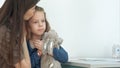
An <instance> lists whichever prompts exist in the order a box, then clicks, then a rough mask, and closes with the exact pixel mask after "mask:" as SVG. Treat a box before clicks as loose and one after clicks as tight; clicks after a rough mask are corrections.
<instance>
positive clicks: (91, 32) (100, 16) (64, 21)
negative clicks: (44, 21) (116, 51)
mask: <svg viewBox="0 0 120 68" xmlns="http://www.w3.org/2000/svg"><path fill="white" fill-rule="evenodd" d="M2 1H4V0H0V3H2ZM119 3H120V2H119V0H41V2H39V3H38V5H39V6H42V7H44V9H45V11H46V13H47V18H48V21H49V22H50V25H51V26H52V28H53V29H55V30H56V31H57V32H58V34H59V35H60V37H62V38H63V39H64V42H63V45H62V46H63V47H64V48H65V49H66V50H67V51H68V53H69V57H70V58H71V57H112V46H113V44H119V43H120V22H119V20H120V17H119V15H120V14H119V12H120V11H119V6H120V5H119Z"/></svg>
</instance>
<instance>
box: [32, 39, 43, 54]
mask: <svg viewBox="0 0 120 68" xmlns="http://www.w3.org/2000/svg"><path fill="white" fill-rule="evenodd" d="M33 44H34V47H35V48H37V49H38V51H37V52H38V55H39V56H41V55H42V46H43V41H42V40H34V41H33Z"/></svg>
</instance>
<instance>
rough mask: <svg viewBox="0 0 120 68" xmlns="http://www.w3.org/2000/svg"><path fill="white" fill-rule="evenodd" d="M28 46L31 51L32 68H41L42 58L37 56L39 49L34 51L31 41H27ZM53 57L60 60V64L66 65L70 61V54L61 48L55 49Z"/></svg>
mask: <svg viewBox="0 0 120 68" xmlns="http://www.w3.org/2000/svg"><path fill="white" fill-rule="evenodd" d="M27 46H28V50H29V55H30V60H31V67H32V68H41V65H40V61H41V57H40V56H38V54H37V49H36V48H34V49H32V48H31V46H30V43H29V41H27ZM53 55H54V56H53V57H54V58H55V59H56V60H58V61H59V62H60V63H65V62H67V61H68V53H67V52H66V51H65V50H64V49H63V47H61V46H60V49H58V48H54V49H53Z"/></svg>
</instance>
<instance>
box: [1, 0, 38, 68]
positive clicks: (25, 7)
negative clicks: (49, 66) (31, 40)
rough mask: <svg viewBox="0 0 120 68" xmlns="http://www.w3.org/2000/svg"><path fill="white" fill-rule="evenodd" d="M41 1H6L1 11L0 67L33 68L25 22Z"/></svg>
mask: <svg viewBox="0 0 120 68" xmlns="http://www.w3.org/2000/svg"><path fill="white" fill-rule="evenodd" d="M38 1H39V0H5V3H4V4H3V6H2V7H1V9H0V60H1V61H0V67H1V68H31V67H30V66H31V65H30V59H29V54H28V50H27V45H26V43H25V42H26V38H25V37H26V30H25V22H26V21H27V20H29V19H30V18H31V17H32V15H33V13H34V11H35V5H36V3H37V2H38Z"/></svg>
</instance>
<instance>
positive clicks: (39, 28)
mask: <svg viewBox="0 0 120 68" xmlns="http://www.w3.org/2000/svg"><path fill="white" fill-rule="evenodd" d="M29 26H30V31H31V33H32V35H37V36H41V35H43V33H44V32H45V29H46V22H45V16H44V12H43V11H36V12H35V14H34V16H33V17H32V18H31V20H30V21H29Z"/></svg>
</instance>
